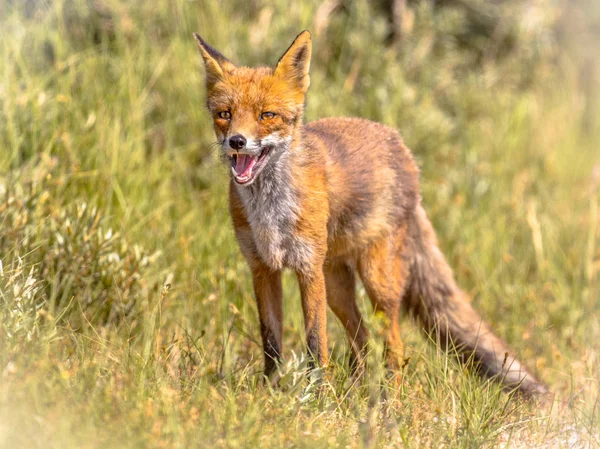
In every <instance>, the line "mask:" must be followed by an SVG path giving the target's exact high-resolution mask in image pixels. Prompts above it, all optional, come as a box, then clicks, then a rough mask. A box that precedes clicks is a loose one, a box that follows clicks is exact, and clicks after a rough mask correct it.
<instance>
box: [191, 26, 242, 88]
mask: <svg viewBox="0 0 600 449" xmlns="http://www.w3.org/2000/svg"><path fill="white" fill-rule="evenodd" d="M193 34H194V39H196V43H197V44H198V49H199V50H200V54H201V55H202V59H204V65H205V67H206V86H207V87H208V88H211V87H212V86H214V85H215V84H216V83H217V82H218V81H219V80H221V79H222V78H223V75H224V74H225V73H227V72H231V71H232V70H233V69H235V65H233V63H232V62H231V61H230V60H229V59H227V58H226V57H225V56H223V55H222V54H221V53H220V52H219V51H218V50H217V49H215V48H214V47H212V46H210V45H209V44H207V43H206V41H205V40H204V39H202V38H201V37H200V35H199V34H198V33H193Z"/></svg>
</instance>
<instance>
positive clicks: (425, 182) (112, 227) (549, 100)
mask: <svg viewBox="0 0 600 449" xmlns="http://www.w3.org/2000/svg"><path fill="white" fill-rule="evenodd" d="M13 3H14V4H13V5H12V6H11V5H3V6H0V37H1V39H0V263H1V264H0V320H1V321H0V446H1V447H6V448H21V447H23V448H29V447H44V448H46V447H60V448H69V447H82V448H86V447H90V448H98V447H111V448H112V447H140V448H141V447H144V448H145V447H169V448H170V447H182V448H183V447H185V448H187V447H196V446H199V447H204V446H211V447H212V446H216V447H259V446H260V447H288V446H290V447H310V448H313V447H332V446H333V447H335V446H339V447H396V446H405V447H415V448H416V447H441V446H446V447H479V446H486V445H487V446H497V445H501V444H504V443H506V444H507V445H508V447H536V446H537V447H567V446H571V447H572V446H573V445H577V444H578V445H580V446H581V447H595V445H599V444H600V440H599V430H600V429H599V427H600V420H599V418H598V416H599V414H600V404H599V401H600V362H599V360H600V359H599V358H600V345H599V344H598V341H600V315H599V306H600V304H599V298H598V297H599V291H598V270H599V260H600V245H599V242H600V235H599V232H600V231H599V229H600V227H599V226H598V202H599V195H600V181H599V178H600V175H599V174H598V172H599V171H600V168H598V167H600V156H599V152H600V150H599V146H598V142H599V139H598V137H599V136H600V126H599V121H598V117H599V116H600V115H599V114H598V113H597V111H596V110H595V109H593V108H594V107H596V106H594V104H595V105H598V104H599V103H598V102H597V100H594V98H595V97H593V95H592V94H594V92H596V94H597V92H598V90H597V89H596V90H593V89H591V90H590V89H588V88H586V84H585V83H586V82H587V81H585V80H584V79H583V78H581V77H580V75H579V74H580V72H579V71H578V69H577V68H578V67H579V66H578V64H580V63H581V61H582V59H577V58H578V56H577V55H578V54H579V53H581V52H583V50H581V48H579V47H577V51H574V50H573V53H571V49H573V48H574V47H573V46H569V45H571V44H569V42H570V40H571V39H575V38H576V37H570V38H569V39H563V40H561V41H556V42H554V41H552V40H551V39H550V40H549V39H548V36H547V35H546V33H547V32H548V29H549V28H544V27H545V26H546V25H544V23H545V22H544V21H548V23H552V22H553V21H554V20H558V19H556V15H555V14H554V10H553V9H552V8H550V6H551V5H547V6H548V9H543V10H539V11H538V10H535V11H533V12H532V11H529V10H528V11H529V13H531V14H534V15H535V14H542V15H541V16H539V18H541V19H543V20H542V21H537V22H536V21H530V22H527V24H528V26H529V28H523V29H521V28H518V27H517V26H516V25H515V28H518V30H520V31H518V30H517V31H518V32H517V31H515V30H513V29H512V28H510V27H509V28H510V30H509V31H510V32H511V33H516V34H515V35H514V39H516V47H515V48H512V49H511V48H504V47H503V45H504V44H502V45H500V44H498V42H496V41H494V39H493V38H488V37H485V36H481V35H477V34H472V36H474V37H473V42H471V44H470V45H467V44H465V42H464V41H463V37H464V36H466V35H468V34H465V33H467V29H468V26H467V25H468V24H469V23H470V22H469V20H472V18H469V15H468V14H466V13H465V12H464V10H462V9H461V8H460V7H447V8H439V9H432V7H431V5H426V4H425V3H422V4H421V5H420V6H416V5H412V6H411V11H412V14H413V15H414V26H413V29H412V31H411V33H410V34H408V35H407V37H406V39H405V41H404V42H403V43H402V45H401V46H400V48H395V49H390V48H387V47H385V44H384V40H385V34H386V20H385V18H384V17H383V16H382V15H381V14H377V13H375V11H374V10H373V9H372V8H371V7H369V3H368V2H366V1H357V2H348V5H347V7H346V8H343V9H342V10H337V11H336V12H335V13H334V14H333V15H332V16H331V17H329V18H328V21H327V23H326V25H327V27H326V28H325V29H323V30H322V31H321V32H320V34H319V33H317V32H316V31H315V33H314V45H315V54H314V58H313V63H312V66H311V72H312V85H311V91H310V93H309V102H308V105H307V114H306V115H307V118H308V119H316V118H319V117H325V116H333V115H358V116H362V117H366V118H371V119H374V120H378V121H382V122H384V123H387V124H389V125H391V126H394V127H397V128H398V129H399V130H400V131H401V132H402V134H403V136H404V138H405V140H406V142H407V144H408V145H409V146H410V147H411V148H412V149H413V152H414V153H415V156H416V158H417V160H418V161H419V164H420V166H421V170H422V191H423V203H424V204H425V207H426V209H427V210H428V212H429V215H430V216H431V218H432V220H433V222H434V224H435V227H436V230H437V231H438V235H439V239H440V244H441V246H442V248H443V250H444V252H445V253H446V254H447V257H448V259H449V261H450V263H451V265H452V266H453V268H454V269H455V272H456V275H457V278H458V280H459V281H460V284H461V285H462V286H463V287H464V288H465V290H466V291H468V292H469V293H470V294H471V296H472V297H473V301H474V304H475V306H476V308H477V309H478V310H480V311H481V313H482V315H483V316H484V317H485V318H486V319H487V320H489V321H490V322H491V323H492V325H493V328H494V329H495V330H496V331H497V332H498V334H500V335H501V336H502V337H503V338H505V339H506V340H507V341H508V343H509V345H510V346H511V347H512V348H514V349H515V350H516V351H517V352H518V354H519V356H520V358H521V359H523V360H524V361H525V363H526V365H527V366H528V367H530V368H531V369H532V370H533V371H534V372H535V373H536V374H537V375H538V376H539V377H540V378H541V379H542V380H544V381H545V382H546V383H547V384H548V385H550V387H551V389H552V390H553V391H554V392H555V393H556V402H555V404H554V406H553V407H552V409H551V410H545V409H540V408H537V407H535V406H532V405H531V404H527V403H523V402H521V400H520V399H519V398H517V397H515V396H514V395H510V394H506V393H504V392H502V391H501V390H500V388H499V387H498V385H496V384H495V383H490V382H485V381H483V380H481V379H479V378H478V377H477V376H475V375H474V373H472V372H471V371H470V370H468V369H464V368H461V367H460V366H458V364H457V363H456V362H455V361H454V360H453V359H452V358H449V357H447V356H446V355H445V354H443V353H441V352H440V351H439V350H438V349H437V348H436V347H435V345H433V344H431V342H429V341H428V340H427V339H426V338H424V337H423V336H422V335H421V333H420V332H419V331H418V328H417V326H416V325H415V324H413V323H412V322H411V321H410V320H409V319H406V318H404V319H403V321H402V332H403V338H404V340H405V342H406V346H407V357H409V359H408V361H407V364H406V367H405V368H404V369H403V371H402V372H401V373H397V374H399V375H398V376H396V377H398V378H399V380H400V382H395V381H393V380H391V379H388V377H387V373H386V372H385V370H384V369H383V367H382V364H381V351H382V348H381V347H380V341H379V343H377V340H376V342H375V343H374V344H373V346H372V353H371V355H370V365H369V368H368V374H367V376H366V377H365V379H363V380H362V381H358V380H357V379H355V378H353V377H352V375H351V373H350V372H349V370H348V369H347V361H348V360H347V359H348V348H347V344H346V342H345V337H344V332H343V329H342V327H341V325H340V324H339V323H338V322H336V321H335V318H334V317H333V315H329V322H328V330H329V336H330V345H331V348H332V362H331V366H330V367H328V369H327V370H324V371H323V372H318V373H312V374H310V375H309V374H308V373H307V363H306V360H305V359H304V356H303V355H302V354H304V346H303V328H304V326H303V322H302V313H301V307H300V301H299V299H298V293H297V287H296V282H295V280H294V279H293V276H291V274H290V275H286V276H285V279H284V292H285V296H286V301H285V306H284V307H285V315H286V318H285V327H284V346H285V356H286V361H285V364H284V366H282V368H281V369H282V373H281V374H282V381H281V385H280V388H271V387H269V386H265V385H263V379H262V377H261V370H262V352H261V348H260V332H259V326H258V321H257V316H256V310H255V305H254V300H253V295H252V289H251V281H250V276H249V271H248V269H247V267H246V264H245V262H244V260H243V258H242V257H241V255H240V253H239V250H238V248H237V245H236V243H235V239H234V237H233V231H232V229H231V225H230V220H229V216H228V212H227V173H226V170H225V169H224V168H222V167H221V164H220V163H219V161H218V158H217V157H216V154H213V153H212V152H211V150H210V148H211V143H212V142H213V141H214V136H213V134H212V125H211V123H210V119H209V117H208V115H207V114H206V113H205V111H204V106H203V105H204V103H205V98H204V91H203V71H202V65H201V60H200V58H199V56H198V54H197V51H196V48H195V44H194V41H193V39H192V37H191V33H192V31H197V32H200V33H201V34H202V35H203V37H205V38H206V39H207V40H208V41H209V42H210V43H212V44H214V45H215V46H216V47H218V48H219V49H220V50H221V51H223V52H224V53H225V54H226V55H227V56H229V57H230V58H231V59H232V60H233V61H234V62H237V63H241V64H242V63H243V64H251V65H254V64H259V63H274V62H276V61H277V58H278V57H279V55H280V53H281V52H283V51H284V50H285V48H287V45H288V44H289V42H291V40H292V39H293V37H294V36H295V35H296V34H297V33H298V32H299V31H300V30H302V29H304V28H309V29H313V31H314V28H315V27H316V19H315V17H316V16H315V15H316V14H317V12H318V5H317V4H312V3H309V2H307V3H292V4H289V3H288V2H283V1H276V2H269V3H267V2H265V3H263V2H253V3H252V4H253V5H254V6H252V5H251V3H247V2H227V3H226V4H220V3H218V2H189V1H183V0H177V1H174V2H166V1H161V2H154V3H152V4H151V2H147V3H138V2H135V4H134V3H129V2H121V1H117V0H112V1H106V2H105V3H103V6H102V7H100V8H99V10H98V9H95V8H92V7H90V5H91V4H92V3H93V2H87V1H83V0H79V1H64V2H63V1H55V2H52V3H46V2H39V4H38V5H37V6H36V7H32V8H31V9H28V7H27V6H22V5H20V4H17V3H18V2H13ZM34 3H35V2H31V5H33V4H34ZM517 3H520V2H507V3H506V5H507V6H506V11H500V10H495V9H494V11H492V12H491V13H490V14H492V13H493V14H500V15H501V16H502V17H505V20H506V21H507V22H506V23H516V22H511V20H516V18H518V17H519V14H518V13H519V12H520V11H521V9H520V6H519V5H518V4H517ZM582 7H583V6H582ZM253 8H254V9H253ZM585 8H587V9H586V11H588V14H587V16H588V18H589V20H590V23H592V22H593V20H598V19H597V18H598V8H597V7H596V6H595V5H594V4H593V2H590V3H589V5H587V6H585ZM471 13H472V12H471ZM471 13H469V14H471ZM365 17H369V19H370V20H365ZM486 17H487V16H486ZM535 17H538V16H535ZM535 17H534V18H535ZM594 17H595V18H596V19H594ZM578 20H579V19H578ZM320 23H322V22H320ZM569 23H570V22H568V23H567V24H566V25H565V24H563V26H565V27H566V29H567V30H569V29H570V30H573V28H572V27H574V26H575V27H576V29H577V30H578V34H579V35H580V36H579V37H580V38H581V39H583V38H584V37H585V33H584V31H585V27H584V26H583V25H582V22H581V21H578V22H575V23H576V25H569ZM569 26H571V28H569ZM536 27H539V28H536ZM511 36H513V35H512V34H511ZM586 42H587V41H586ZM559 45H563V46H564V47H559ZM565 55H567V56H565ZM569 57H570V58H571V60H569ZM593 67H595V66H592V69H590V70H598V69H597V68H596V69H594V68H593ZM590 76H591V75H590ZM592 86H594V85H593V84H592ZM586 89H588V90H586ZM594 101H596V103H594ZM166 284H168V285H169V286H170V287H166ZM359 300H360V305H361V308H362V309H363V310H364V311H365V313H366V317H367V320H368V325H369V327H370V328H371V330H372V333H373V334H375V335H376V334H377V329H378V322H377V320H378V318H377V317H376V316H373V315H372V314H371V312H370V306H369V301H368V298H367V297H366V295H365V293H364V291H363V289H362V288H361V287H359ZM316 377H317V378H321V380H320V382H316V379H315V378H316Z"/></svg>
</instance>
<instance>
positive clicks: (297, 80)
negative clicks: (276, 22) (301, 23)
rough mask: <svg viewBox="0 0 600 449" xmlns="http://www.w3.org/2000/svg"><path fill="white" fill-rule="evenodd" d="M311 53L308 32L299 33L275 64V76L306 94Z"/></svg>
mask: <svg viewBox="0 0 600 449" xmlns="http://www.w3.org/2000/svg"><path fill="white" fill-rule="evenodd" d="M311 53H312V41H311V36H310V32H308V31H306V30H305V31H303V32H302V33H300V34H299V35H298V36H297V37H296V39H295V40H294V42H292V45H290V47H289V48H288V49H287V51H286V52H285V53H284V54H283V56H282V57H281V58H280V59H279V61H278V62H277V66H276V67H275V75H277V76H280V77H281V78H283V79H285V80H286V81H287V82H288V83H290V84H291V85H292V86H293V87H295V88H297V89H299V90H300V91H301V92H302V93H306V91H307V90H308V86H309V85H310V76H309V74H308V72H309V70H310V57H311Z"/></svg>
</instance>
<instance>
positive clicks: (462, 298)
mask: <svg viewBox="0 0 600 449" xmlns="http://www.w3.org/2000/svg"><path fill="white" fill-rule="evenodd" d="M410 236H411V238H410V239H409V240H410V242H411V245H413V247H412V248H410V254H411V261H410V262H411V279H410V284H409V287H408V290H407V294H406V297H405V298H404V300H403V303H404V305H405V307H406V308H407V309H408V310H409V312H411V313H412V314H414V315H416V316H417V318H418V319H419V321H420V322H421V323H422V324H423V325H424V327H425V330H426V331H428V332H430V333H431V334H432V335H435V336H436V337H437V338H438V339H439V342H440V344H441V345H443V346H450V345H452V346H453V347H455V348H456V349H457V350H458V351H459V353H460V354H461V358H462V359H463V360H468V359H469V358H471V357H472V359H473V361H474V362H475V364H476V366H477V367H478V368H479V369H480V371H481V373H482V374H483V375H485V376H488V377H494V378H496V379H498V380H499V381H500V382H502V383H503V384H504V385H505V386H506V388H508V389H513V388H518V389H519V390H520V391H521V392H522V393H525V394H526V395H528V396H534V395H539V394H545V393H547V392H548V391H547V389H546V388H545V387H544V386H543V385H542V384H541V383H539V382H538V381H537V380H536V379H535V378H534V377H533V376H532V375H531V374H529V373H528V372H527V371H526V370H525V368H524V367H523V366H522V365H521V363H520V362H519V361H518V360H517V359H516V358H515V357H514V356H513V355H512V352H511V351H509V350H508V348H507V347H506V344H505V343H504V342H503V341H502V340H501V339H500V338H498V337H497V336H495V335H494V334H493V333H492V331H491V329H490V327H489V325H488V324H487V323H486V322H485V321H483V320H482V318H481V317H480V316H479V314H478V313H477V312H476V311H475V310H474V309H473V307H471V304H470V303H469V300H468V298H467V295H466V294H465V293H464V292H463V291H462V290H461V289H460V288H459V287H458V286H457V285H456V282H455V280H454V276H453V274H452V270H451V269H450V267H449V266H448V263H447V262H446V259H445V258H444V256H443V255H442V253H441V252H440V250H439V249H438V245H437V239H436V236H435V232H434V230H433V227H432V226H431V223H430V222H429V219H428V218H427V215H426V214H425V211H424V210H423V208H422V207H421V206H420V205H419V206H417V209H416V213H415V215H414V220H413V221H412V222H411V224H410ZM452 346H451V347H452Z"/></svg>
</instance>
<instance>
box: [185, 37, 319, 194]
mask: <svg viewBox="0 0 600 449" xmlns="http://www.w3.org/2000/svg"><path fill="white" fill-rule="evenodd" d="M194 37H195V39H196V42H197V44H198V48H199V49H200V54H201V55H202V58H203V59H204V64H205V67H206V90H207V106H208V110H209V111H210V113H211V114H212V117H213V120H214V128H215V134H216V136H217V139H218V141H219V142H220V143H221V145H222V150H223V154H224V155H225V156H226V157H227V158H228V159H229V162H230V163H231V173H232V175H233V179H234V181H235V182H236V183H237V184H240V185H245V186H248V185H250V184H252V183H253V182H254V181H255V179H256V178H257V176H258V175H259V174H260V172H261V171H262V170H263V169H264V168H265V167H268V166H269V165H270V164H274V163H276V161H277V160H278V159H279V158H281V156H282V155H283V154H284V153H285V152H287V151H288V150H289V147H290V144H291V142H292V139H293V136H294V132H295V130H296V129H298V125H300V124H301V122H302V114H303V112H304V98H305V95H306V92H307V90H308V86H309V84H310V77H309V75H308V72H309V68H310V56H311V37H310V33H309V32H308V31H303V32H302V33H300V34H299V35H298V37H296V39H295V40H294V42H293V43H292V45H291V46H290V47H289V48H288V50H287V51H286V52H285V53H284V55H283V56H282V57H281V58H280V59H279V61H278V62H277V65H276V66H275V68H271V67H257V68H249V67H237V66H235V65H234V64H233V63H232V62H231V61H229V60H228V59H227V58H226V57H225V56H223V55H222V54H221V53H219V52H218V51H217V50H215V49H214V48H213V47H211V46H210V45H208V44H207V43H206V42H205V41H204V40H203V39H202V38H201V37H200V36H199V35H198V34H196V33H194Z"/></svg>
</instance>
